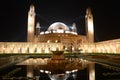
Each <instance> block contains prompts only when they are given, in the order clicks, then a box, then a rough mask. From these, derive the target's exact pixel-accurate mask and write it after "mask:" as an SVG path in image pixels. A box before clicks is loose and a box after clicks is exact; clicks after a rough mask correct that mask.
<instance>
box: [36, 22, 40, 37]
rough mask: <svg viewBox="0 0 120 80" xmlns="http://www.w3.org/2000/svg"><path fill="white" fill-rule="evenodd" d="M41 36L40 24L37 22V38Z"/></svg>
mask: <svg viewBox="0 0 120 80" xmlns="http://www.w3.org/2000/svg"><path fill="white" fill-rule="evenodd" d="M38 35H40V23H39V22H37V24H36V36H38Z"/></svg>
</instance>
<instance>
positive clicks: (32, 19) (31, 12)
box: [27, 4, 35, 42]
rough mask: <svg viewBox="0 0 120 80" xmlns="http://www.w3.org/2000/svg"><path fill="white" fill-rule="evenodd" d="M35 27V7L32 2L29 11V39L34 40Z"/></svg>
mask: <svg viewBox="0 0 120 80" xmlns="http://www.w3.org/2000/svg"><path fill="white" fill-rule="evenodd" d="M34 27H35V7H34V5H33V4H32V5H31V6H30V9H29V12H28V29H27V30H28V32H27V41H28V42H33V41H34Z"/></svg>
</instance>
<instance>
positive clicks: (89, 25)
mask: <svg viewBox="0 0 120 80" xmlns="http://www.w3.org/2000/svg"><path fill="white" fill-rule="evenodd" d="M85 21H86V35H87V40H88V42H89V43H94V27H93V15H92V12H91V9H90V8H88V9H87V10H86V16H85Z"/></svg>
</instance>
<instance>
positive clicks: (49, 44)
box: [0, 5, 120, 54]
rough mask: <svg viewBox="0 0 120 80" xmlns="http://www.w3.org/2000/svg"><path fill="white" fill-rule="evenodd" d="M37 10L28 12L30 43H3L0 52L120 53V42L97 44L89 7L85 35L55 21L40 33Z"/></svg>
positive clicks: (33, 9)
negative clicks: (36, 17) (36, 15)
mask: <svg viewBox="0 0 120 80" xmlns="http://www.w3.org/2000/svg"><path fill="white" fill-rule="evenodd" d="M35 14H36V13H35V7H34V5H31V6H30V9H29V12H28V25H27V42H0V53H1V54H3V53H22V54H24V53H51V51H54V50H64V52H76V51H81V53H115V54H119V53H120V50H119V48H120V39H115V40H108V41H102V42H94V23H93V15H92V11H91V9H90V8H88V9H86V15H85V22H86V23H85V24H86V35H79V34H78V33H77V27H76V24H75V23H73V25H72V27H68V26H67V25H66V24H64V23H62V22H55V23H53V24H51V25H50V26H49V28H48V29H47V31H41V27H40V26H41V25H40V23H39V22H37V23H36V22H35Z"/></svg>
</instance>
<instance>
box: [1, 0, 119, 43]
mask: <svg viewBox="0 0 120 80" xmlns="http://www.w3.org/2000/svg"><path fill="white" fill-rule="evenodd" d="M114 1H116V0H114ZM114 1H113V0H2V1H1V2H0V3H1V4H0V20H1V21H0V41H1V42H2V41H4V42H23V41H26V36H27V15H28V11H29V7H30V5H31V4H34V5H35V12H36V22H38V21H39V22H40V24H41V30H43V31H44V30H47V28H48V27H49V26H50V25H51V24H52V23H54V22H63V23H65V24H66V25H68V26H71V25H72V23H73V22H75V23H76V26H77V29H78V33H79V34H82V35H85V12H86V8H87V7H91V9H92V13H93V16H94V29H95V30H94V31H95V41H96V42H98V41H105V40H110V39H117V38H120V31H119V30H120V8H119V2H114ZM118 1H119V0H118Z"/></svg>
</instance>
